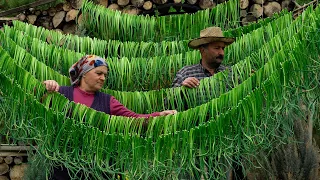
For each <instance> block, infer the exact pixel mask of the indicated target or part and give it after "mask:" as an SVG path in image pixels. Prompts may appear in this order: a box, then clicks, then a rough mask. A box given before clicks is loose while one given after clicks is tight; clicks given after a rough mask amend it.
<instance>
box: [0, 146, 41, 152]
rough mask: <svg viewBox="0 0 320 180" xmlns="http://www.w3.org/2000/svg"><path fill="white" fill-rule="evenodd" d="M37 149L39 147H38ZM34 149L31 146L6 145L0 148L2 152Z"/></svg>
mask: <svg viewBox="0 0 320 180" xmlns="http://www.w3.org/2000/svg"><path fill="white" fill-rule="evenodd" d="M36 148H37V146H36ZM31 149H32V148H31V147H30V146H17V145H4V144H1V146H0V151H19V152H21V151H28V150H31Z"/></svg>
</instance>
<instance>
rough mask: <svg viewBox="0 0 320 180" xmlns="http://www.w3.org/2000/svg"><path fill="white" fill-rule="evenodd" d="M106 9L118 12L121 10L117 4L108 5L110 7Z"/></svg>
mask: <svg viewBox="0 0 320 180" xmlns="http://www.w3.org/2000/svg"><path fill="white" fill-rule="evenodd" d="M108 9H111V10H118V11H120V10H121V8H120V6H119V5H118V4H110V5H109V6H108Z"/></svg>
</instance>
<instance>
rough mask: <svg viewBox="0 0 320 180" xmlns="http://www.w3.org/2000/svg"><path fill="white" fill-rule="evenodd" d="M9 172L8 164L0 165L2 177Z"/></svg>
mask: <svg viewBox="0 0 320 180" xmlns="http://www.w3.org/2000/svg"><path fill="white" fill-rule="evenodd" d="M8 171H9V165H8V164H6V163H2V164H0V175H3V174H5V173H7V172H8Z"/></svg>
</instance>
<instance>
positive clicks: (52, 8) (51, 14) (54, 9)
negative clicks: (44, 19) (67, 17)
mask: <svg viewBox="0 0 320 180" xmlns="http://www.w3.org/2000/svg"><path fill="white" fill-rule="evenodd" d="M56 12H57V10H56V8H54V7H51V8H49V9H48V14H49V16H51V17H53V16H54V15H56Z"/></svg>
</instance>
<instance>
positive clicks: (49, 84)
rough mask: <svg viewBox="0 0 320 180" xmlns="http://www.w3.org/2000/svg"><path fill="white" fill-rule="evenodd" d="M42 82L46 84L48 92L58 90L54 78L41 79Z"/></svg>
mask: <svg viewBox="0 0 320 180" xmlns="http://www.w3.org/2000/svg"><path fill="white" fill-rule="evenodd" d="M43 84H44V85H46V89H47V91H48V92H55V91H57V92H58V91H59V88H60V86H59V84H58V83H57V81H55V80H46V81H43Z"/></svg>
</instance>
